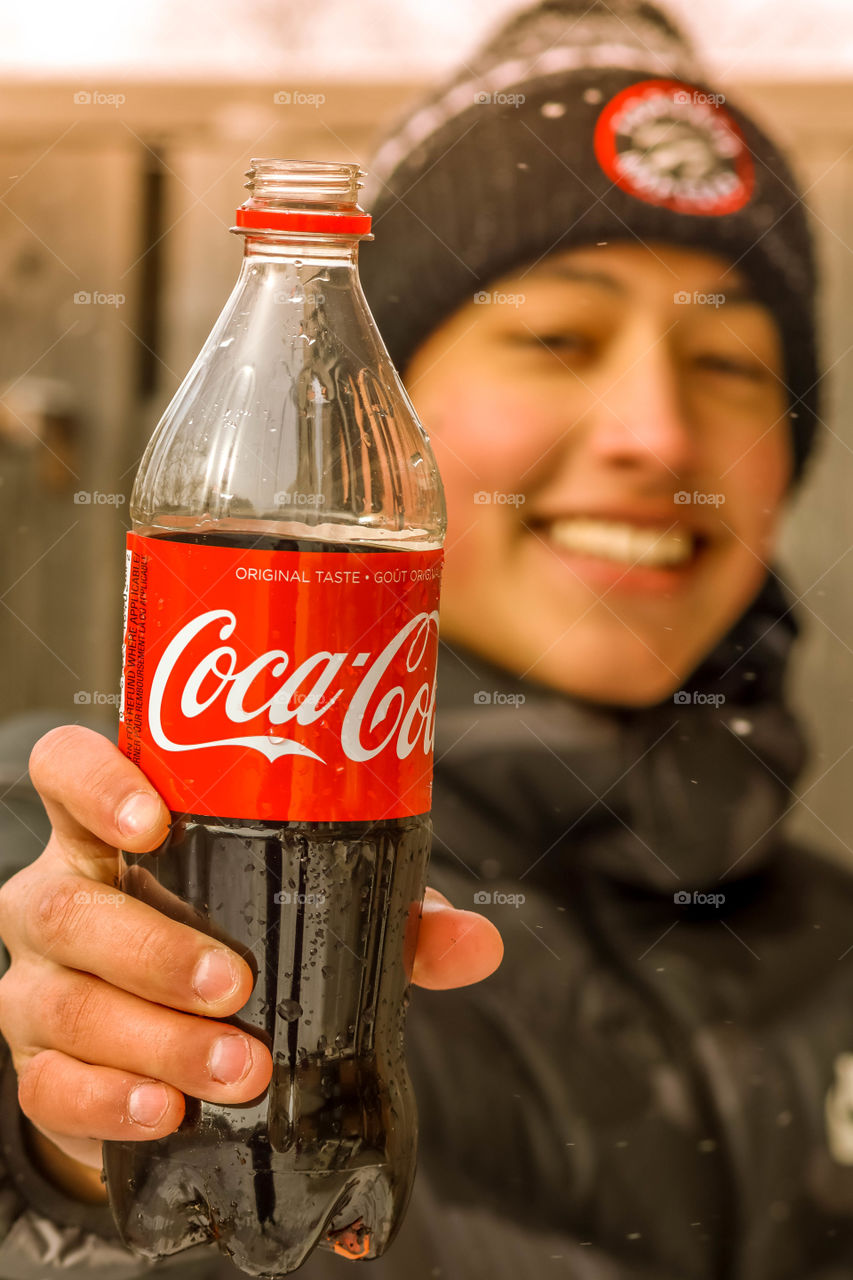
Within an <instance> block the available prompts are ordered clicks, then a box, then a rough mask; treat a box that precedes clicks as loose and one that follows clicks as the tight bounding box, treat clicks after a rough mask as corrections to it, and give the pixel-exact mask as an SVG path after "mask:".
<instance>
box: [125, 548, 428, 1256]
mask: <svg viewBox="0 0 853 1280" xmlns="http://www.w3.org/2000/svg"><path fill="white" fill-rule="evenodd" d="M181 541H193V542H207V543H210V544H213V545H220V546H221V545H226V546H240V547H255V548H258V549H263V550H289V551H290V550H301V551H346V550H357V551H358V552H359V553H360V554H364V552H365V551H366V550H367V548H365V546H364V545H363V544H360V545H359V546H358V547H357V548H356V547H351V548H350V547H347V546H345V545H342V544H338V543H336V544H334V545H330V544H328V543H325V544H324V543H319V542H307V541H299V542H295V541H289V540H288V541H284V540H280V539H273V538H268V537H265V538H253V537H252V538H247V537H246V536H245V535H243V536H242V537H233V536H232V537H227V538H226V537H222V536H221V535H217V536H207V535H193V536H191V537H187V536H184V537H183V538H181ZM377 554H381V553H380V552H377ZM172 816H173V820H174V825H173V828H172V831H171V834H170V835H169V837H168V839H167V840H166V842H165V844H164V845H162V846H161V847H160V849H158V850H156V851H155V852H154V853H150V854H142V855H139V854H125V855H124V858H125V862H126V864H127V871H126V873H125V875H124V876H123V878H122V888H123V889H124V890H125V891H126V892H128V893H130V894H132V895H133V896H134V897H137V898H140V899H142V900H143V901H147V902H149V903H151V905H153V906H155V907H156V908H157V909H158V910H159V911H161V912H164V913H165V914H167V915H169V916H171V917H172V918H173V919H175V920H180V921H182V922H184V923H188V924H190V925H192V926H193V927H194V928H197V929H200V930H203V931H204V932H206V933H208V934H210V935H211V936H212V937H215V938H218V939H220V940H221V941H223V942H225V943H227V944H228V945H229V946H231V947H232V948H233V949H234V950H236V951H238V952H239V953H240V954H242V955H243V956H244V957H245V959H246V960H247V962H248V963H249V965H250V966H251V968H252V970H253V972H254V973H255V975H256V981H255V985H254V989H253V992H252V996H251V998H250V999H249V1001H248V1003H247V1004H246V1005H245V1006H244V1007H243V1009H241V1010H240V1013H239V1014H238V1015H237V1016H235V1017H232V1018H228V1019H224V1021H227V1022H229V1023H231V1024H233V1025H234V1026H238V1027H241V1028H243V1029H244V1030H246V1031H248V1032H250V1033H251V1034H253V1035H255V1036H256V1037H258V1038H259V1039H260V1040H262V1041H263V1042H264V1043H265V1044H266V1045H267V1046H268V1047H269V1049H270V1052H271V1054H272V1057H273V1062H274V1070H273V1077H272V1082H271V1084H270V1087H269V1089H268V1090H267V1091H266V1092H265V1093H264V1094H263V1095H262V1096H261V1097H259V1098H256V1099H255V1100H254V1101H253V1102H251V1103H248V1104H245V1105H241V1106H222V1105H220V1104H214V1103H210V1102H206V1101H202V1100H199V1099H196V1098H192V1097H187V1102H186V1115H185V1118H184V1121H183V1122H182V1124H181V1126H180V1128H179V1129H178V1130H177V1132H176V1133H174V1134H171V1135H169V1136H168V1137H166V1138H163V1139H159V1140H156V1141H153V1142H126V1143H119V1142H109V1143H105V1144H104V1166H105V1170H106V1175H107V1185H108V1188H109V1193H110V1203H111V1206H112V1209H113V1213H114V1215H115V1218H116V1222H117V1224H118V1226H119V1229H120V1231H121V1233H122V1236H123V1239H124V1241H125V1243H126V1244H127V1245H129V1246H130V1247H131V1248H132V1249H134V1250H136V1251H137V1252H140V1253H142V1254H144V1255H146V1256H148V1257H152V1258H157V1257H163V1256H165V1255H167V1254H171V1253H175V1252H177V1251H179V1250H182V1249H186V1248H188V1247H190V1246H191V1245H195V1244H199V1243H202V1242H205V1241H213V1240H215V1241H216V1242H217V1243H218V1245H219V1247H220V1248H221V1249H222V1250H223V1252H225V1253H227V1254H228V1255H229V1256H230V1257H231V1258H232V1260H233V1261H234V1263H235V1264H236V1265H237V1266H238V1267H239V1268H240V1269H241V1270H243V1271H245V1272H247V1273H248V1274H249V1275H255V1276H277V1275H283V1274H286V1273H288V1272H290V1271H293V1270H295V1269H296V1268H297V1267H298V1266H299V1265H300V1264H301V1263H302V1262H303V1261H304V1260H305V1259H306V1257H307V1256H308V1254H309V1253H310V1252H311V1251H312V1250H313V1248H314V1247H315V1246H316V1245H318V1244H319V1245H321V1246H325V1247H327V1248H334V1249H335V1250H336V1251H337V1252H339V1253H341V1254H343V1255H344V1256H347V1257H351V1258H353V1257H364V1258H372V1257H377V1256H378V1255H379V1254H381V1253H382V1252H383V1251H384V1250H385V1248H386V1247H387V1246H388V1244H389V1243H390V1242H391V1240H392V1239H393V1237H394V1235H395V1233H396V1231H397V1229H398V1227H399V1225H400V1222H401V1220H402V1216H403V1213H404V1212H405V1207H406V1203H407V1201H408V1198H409V1194H410V1191H411V1186H412V1181H413V1178H414V1172H415V1156H416V1146H417V1114H416V1110H415V1103H414V1098H413V1095H412V1091H411V1085H410V1081H409V1076H408V1072H407V1070H406V1064H405V1057H404V1048H403V1032H404V1024H405V1011H406V1005H407V1002H408V994H407V987H408V981H409V976H410V974H411V967H412V962H413V958H414V952H415V946H416V942H417V930H418V922H419V908H420V901H421V898H422V896H423V888H424V883H425V877H426V867H427V860H428V856H429V841H430V821H429V816H428V815H427V814H424V815H420V816H417V817H412V818H396V819H387V820H383V821H377V822H336V823H332V822H313V823H309V822H281V823H266V822H255V821H252V820H230V819H229V820H223V819H213V818H210V817H206V816H204V815H198V814H173V815H172Z"/></svg>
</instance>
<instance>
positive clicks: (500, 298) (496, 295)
mask: <svg viewBox="0 0 853 1280" xmlns="http://www.w3.org/2000/svg"><path fill="white" fill-rule="evenodd" d="M474 301H475V303H476V304H477V305H478V306H480V307H482V306H488V305H490V304H491V303H494V304H495V305H497V306H504V307H523V306H524V304H525V302H526V301H527V295H526V294H524V293H503V292H502V291H501V290H500V289H478V290H477V292H476V293H475V294H474Z"/></svg>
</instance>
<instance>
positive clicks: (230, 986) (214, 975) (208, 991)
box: [193, 947, 240, 1004]
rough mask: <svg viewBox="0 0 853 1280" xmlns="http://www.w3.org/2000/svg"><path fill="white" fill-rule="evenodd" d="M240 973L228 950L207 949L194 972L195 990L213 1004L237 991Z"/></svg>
mask: <svg viewBox="0 0 853 1280" xmlns="http://www.w3.org/2000/svg"><path fill="white" fill-rule="evenodd" d="M239 981H240V974H239V972H238V971H237V968H236V966H235V965H234V964H233V962H232V960H231V957H230V955H229V954H228V952H227V951H223V949H222V947H212V948H210V949H209V950H208V951H205V953H204V955H203V956H202V958H201V959H200V960H199V962H198V964H197V965H196V968H195V973H194V974H193V991H194V992H195V993H196V995H197V996H199V997H200V999H202V1000H205V1001H207V1003H208V1004H213V1003H215V1002H216V1001H218V1000H224V999H225V997H226V996H230V995H231V994H232V992H234V991H236V989H237V985H238V983H239Z"/></svg>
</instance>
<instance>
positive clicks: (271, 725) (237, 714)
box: [148, 609, 438, 764]
mask: <svg viewBox="0 0 853 1280" xmlns="http://www.w3.org/2000/svg"><path fill="white" fill-rule="evenodd" d="M437 633H438V612H437V611H435V610H433V611H430V612H421V613H418V614H416V615H415V616H414V617H412V618H411V619H410V620H409V621H408V622H407V623H406V624H405V625H404V626H402V627H401V628H400V629H399V630H398V631H397V632H396V633H395V634H394V635H393V637H392V638H391V639H390V640H389V641H388V642H387V644H385V646H384V647H383V648H382V649H381V651H379V652H378V653H376V654H375V655H374V654H373V653H372V652H371V651H370V650H358V651H356V652H352V651H334V652H333V651H331V650H328V649H320V650H317V651H315V652H313V653H310V654H309V655H308V656H306V657H303V658H301V660H300V661H298V662H297V661H296V660H295V658H294V655H293V654H290V653H288V652H287V651H286V650H284V649H269V650H267V651H266V652H264V653H261V654H259V655H258V656H256V657H252V658H251V659H250V660H249V661H247V662H243V663H242V665H241V659H240V655H239V652H238V650H245V646H244V645H242V644H241V643H240V637H239V632H238V620H237V615H236V614H235V613H234V612H233V611H232V610H230V609H209V610H207V611H205V612H203V613H200V614H198V615H197V616H196V617H194V618H192V619H191V620H190V621H189V622H187V623H186V624H185V625H184V626H183V627H181V629H180V630H179V631H178V632H177V634H176V635H175V636H174V637H173V638H172V639H171V640H170V642H169V643H168V644H167V646H166V648H165V651H164V652H163V654H162V656H161V657H160V659H159V661H158V663H157V666H156V669H155V671H154V675H153V678H152V680H151V692H150V698H149V703H148V724H149V728H150V732H151V737H152V739H153V741H154V743H156V745H157V746H158V747H160V748H161V749H162V750H164V751H170V752H185V751H198V750H203V749H205V748H210V747H229V746H231V747H248V748H250V749H251V750H254V751H259V752H260V753H261V754H262V755H263V756H265V757H266V759H267V760H269V761H270V763H272V762H273V761H275V760H277V759H279V758H280V757H282V756H301V757H305V758H309V759H312V760H316V761H318V762H319V763H321V764H325V763H326V760H325V759H324V757H323V756H322V755H320V754H319V753H318V752H317V751H315V750H314V749H313V748H312V747H311V746H309V745H308V744H307V743H306V742H304V741H300V740H299V739H298V738H297V737H295V736H287V735H286V734H285V733H282V731H281V730H282V727H283V726H287V725H292V726H299V727H300V728H302V729H305V728H308V727H310V726H312V725H316V724H318V723H320V722H322V721H324V719H325V718H326V717H327V716H328V713H329V712H330V711H331V709H332V708H333V707H334V706H335V705H336V704H338V703H339V702H340V700H341V699H344V702H343V703H342V704H341V707H340V708H339V711H338V715H337V716H336V717H335V719H336V721H337V720H338V719H339V717H340V713H341V711H342V712H343V714H342V718H341V719H340V733H339V741H340V747H341V749H342V751H343V753H344V755H345V756H347V758H348V759H350V760H352V761H354V762H357V763H362V762H365V761H368V760H372V759H373V758H374V757H376V756H378V755H379V754H380V753H381V752H385V751H391V752H393V753H394V754H395V755H396V756H397V758H398V759H399V760H405V759H406V758H407V757H409V756H410V755H411V754H412V753H413V752H414V751H415V749H416V748H417V747H418V745H419V744H420V747H421V750H422V751H423V753H424V755H427V756H428V755H429V754H430V752H431V751H432V747H433V738H434V734H435V674H434V672H435V663H434V652H435V645H434V643H431V641H432V639H433V638H434V637H436V636H437ZM220 642H224V643H220ZM229 642H230V643H229ZM362 669H363V670H362ZM401 675H402V676H403V679H402V680H401ZM406 676H408V677H410V678H409V679H406V678H405V677H406ZM419 676H420V677H422V678H420V679H419ZM271 682H274V688H273V691H272V692H271V693H270V684H271ZM347 699H348V700H347ZM206 714H208V715H209V718H211V719H214V720H215V722H216V723H217V724H220V725H221V724H222V720H223V718H224V719H225V720H226V721H227V722H228V723H229V724H231V725H234V726H235V727H236V726H242V725H249V724H251V723H252V722H255V723H257V722H258V721H263V722H264V723H265V724H266V725H267V726H268V729H267V731H266V732H263V733H261V732H254V733H248V734H241V733H236V734H233V735H230V734H229V735H228V736H224V737H223V736H222V735H221V734H215V735H214V736H211V737H205V736H204V734H203V733H200V734H199V735H198V736H197V737H196V739H195V740H194V741H175V740H174V738H172V737H170V733H169V731H168V730H167V729H166V727H165V725H164V720H166V721H167V722H168V723H169V724H170V725H171V724H182V723H183V724H186V725H189V724H190V723H193V722H199V721H200V720H201V723H202V725H203V717H205V715H206Z"/></svg>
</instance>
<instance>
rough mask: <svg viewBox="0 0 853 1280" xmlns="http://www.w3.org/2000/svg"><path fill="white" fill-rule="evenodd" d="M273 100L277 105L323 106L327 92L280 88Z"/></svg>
mask: <svg viewBox="0 0 853 1280" xmlns="http://www.w3.org/2000/svg"><path fill="white" fill-rule="evenodd" d="M272 100H273V102H274V103H275V105H276V106H277V107H315V108H316V107H322V105H323V103H324V102H325V101H326V95H325V93H306V92H305V90H304V89H279V90H278V92H277V93H274V94H273V96H272Z"/></svg>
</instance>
